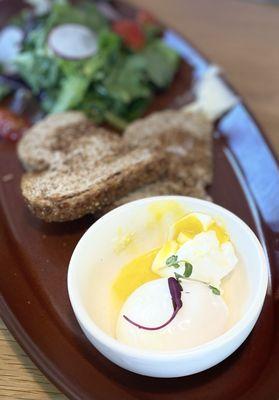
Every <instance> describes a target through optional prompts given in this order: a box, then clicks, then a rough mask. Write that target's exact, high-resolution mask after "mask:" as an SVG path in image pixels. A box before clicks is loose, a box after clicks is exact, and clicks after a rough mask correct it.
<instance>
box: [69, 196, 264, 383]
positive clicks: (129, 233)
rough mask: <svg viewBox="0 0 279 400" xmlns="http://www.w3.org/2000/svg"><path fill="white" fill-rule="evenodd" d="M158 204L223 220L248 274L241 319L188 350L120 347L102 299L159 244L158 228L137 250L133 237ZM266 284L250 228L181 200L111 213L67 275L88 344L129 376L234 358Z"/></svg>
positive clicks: (87, 238) (179, 371)
mask: <svg viewBox="0 0 279 400" xmlns="http://www.w3.org/2000/svg"><path fill="white" fill-rule="evenodd" d="M156 202H157V204H158V202H161V204H164V202H176V203H178V204H179V205H180V206H181V207H183V209H185V213H187V212H204V213H207V214H209V215H211V216H212V217H213V218H216V219H217V220H221V221H222V222H223V224H224V225H225V227H226V229H227V231H228V233H229V234H230V237H231V240H232V242H233V243H234V245H235V247H236V249H237V252H238V254H239V255H240V256H241V258H242V260H243V264H244V266H245V270H246V275H247V280H248V284H249V295H248V298H247V300H246V305H245V310H244V312H243V315H242V317H241V318H240V319H239V320H238V321H237V322H236V323H235V324H234V325H233V326H232V327H231V328H230V329H229V330H227V331H226V332H225V333H224V334H222V335H221V336H219V337H217V338H216V339H214V340H212V341H210V342H207V343H205V344H203V345H201V346H198V347H195V348H192V349H187V350H183V349H181V350H179V351H178V350H177V351H168V352H158V351H147V350H146V351H144V350H139V349H136V348H132V347H129V346H127V345H125V344H122V343H120V342H118V341H117V340H116V339H115V338H113V337H112V336H111V335H110V334H109V331H110V327H109V322H108V310H107V305H106V304H107V303H106V301H105V297H106V293H108V290H109V289H108V288H109V285H110V284H111V279H113V277H114V276H115V274H116V273H117V272H118V271H119V269H120V268H121V266H123V263H125V262H127V260H131V259H132V258H134V257H135V256H136V255H137V254H141V253H142V252H143V251H147V250H149V249H152V248H154V247H156V246H157V245H158V241H159V242H160V243H159V244H162V240H163V237H162V236H160V232H159V231H157V232H156V229H155V230H154V235H153V234H150V235H143V236H140V235H139V237H138V241H139V242H140V243H141V244H140V246H138V245H137V240H136V238H134V236H135V235H137V232H139V231H143V230H144V227H146V226H147V225H148V224H149V225H148V226H151V225H152V224H151V222H150V220H148V219H149V218H150V213H149V211H148V210H150V207H152V204H154V203H156ZM156 218H157V221H159V220H160V218H161V216H160V215H157V216H156ZM155 225H156V224H155ZM155 225H154V226H155ZM157 225H158V224H157ZM144 236H145V237H144ZM146 236H148V237H146ZM133 239H134V240H133ZM135 253H137V254H135ZM92 277H94V278H92ZM92 279H93V280H92ZM267 281H268V263H267V260H266V257H265V254H264V251H263V249H262V246H261V244H260V242H259V241H258V239H257V238H256V236H255V235H254V233H253V232H252V231H251V229H250V228H249V227H248V226H247V225H246V224H245V223H244V222H243V221H242V220H241V219H239V218H238V217H237V216H235V215H234V214H232V213H231V212H230V211H228V210H226V209H224V208H223V207H220V206H218V205H216V204H213V203H210V202H207V201H203V200H198V199H194V198H190V197H182V196H161V197H151V198H147V199H142V200H138V201H134V202H131V203H128V204H125V205H123V206H121V207H118V208H116V209H114V210H113V211H111V212H109V213H108V214H106V215H105V216H103V217H102V218H100V219H99V220H98V221H97V222H95V223H94V224H93V225H92V226H91V227H90V228H89V229H88V230H87V232H86V233H85V234H84V235H83V236H82V238H81V239H80V241H79V243H78V244H77V246H76V248H75V250H74V253H73V255H72V258H71V261H70V266H69V270H68V292H69V296H70V301H71V304H72V307H73V310H74V313H75V315H76V318H77V320H78V322H79V324H80V326H81V329H82V330H83V332H84V333H85V335H86V336H87V338H88V339H89V341H90V342H91V343H92V344H93V345H94V346H95V347H96V348H97V349H98V350H99V351H100V352H101V353H102V354H103V355H104V356H105V357H107V358H108V359H109V360H111V361H112V362H114V363H115V364H117V365H119V366H121V367H123V368H125V369H127V370H129V371H132V372H136V373H138V374H142V375H147V376H152V377H164V378H168V377H179V376H185V375H190V374H194V373H197V372H200V371H203V370H205V369H207V368H210V367H212V366H214V365H216V364H217V363H219V362H221V361H222V360H224V359H225V358H226V357H228V356H229V355H230V354H232V353H233V352H234V351H235V350H236V349H237V348H238V347H239V346H240V345H241V344H242V343H243V341H244V340H245V339H246V338H247V336H248V335H249V333H250V332H251V330H252V329H253V327H254V325H255V323H256V321H257V319H258V316H259V314H260V312H261V309H262V305H263V302H264V298H265V294H266V289H267ZM103 288H104V290H103ZM102 290H103V291H102ZM94 296H95V297H94Z"/></svg>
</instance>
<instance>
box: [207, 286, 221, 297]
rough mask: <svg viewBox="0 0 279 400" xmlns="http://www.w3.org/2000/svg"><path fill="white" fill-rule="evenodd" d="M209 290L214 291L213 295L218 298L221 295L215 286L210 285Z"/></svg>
mask: <svg viewBox="0 0 279 400" xmlns="http://www.w3.org/2000/svg"><path fill="white" fill-rule="evenodd" d="M209 288H210V289H211V290H212V293H214V294H216V295H217V296H219V295H220V294H221V292H220V290H219V289H217V288H216V287H215V286H211V285H209Z"/></svg>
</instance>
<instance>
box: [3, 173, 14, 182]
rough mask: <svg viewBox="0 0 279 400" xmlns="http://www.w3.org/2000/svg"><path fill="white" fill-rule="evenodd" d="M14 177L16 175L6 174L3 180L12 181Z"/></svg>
mask: <svg viewBox="0 0 279 400" xmlns="http://www.w3.org/2000/svg"><path fill="white" fill-rule="evenodd" d="M13 179H14V175H13V174H6V175H3V176H2V182H4V183H7V182H10V181H12V180H13Z"/></svg>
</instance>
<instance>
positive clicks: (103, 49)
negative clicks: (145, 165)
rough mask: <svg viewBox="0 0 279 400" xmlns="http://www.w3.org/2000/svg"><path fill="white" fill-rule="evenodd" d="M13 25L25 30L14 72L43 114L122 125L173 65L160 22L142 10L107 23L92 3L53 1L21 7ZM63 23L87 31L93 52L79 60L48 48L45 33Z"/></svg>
mask: <svg viewBox="0 0 279 400" xmlns="http://www.w3.org/2000/svg"><path fill="white" fill-rule="evenodd" d="M14 23H16V24H17V25H18V26H19V27H21V28H22V29H23V30H24V31H25V32H24V39H23V42H22V46H21V50H20V53H19V54H18V55H17V57H16V59H15V60H14V65H15V67H16V73H17V74H18V75H19V76H20V78H22V79H23V81H24V82H25V83H26V84H27V85H28V86H29V88H30V89H31V90H32V93H33V94H34V95H36V96H38V98H39V100H40V103H41V107H42V109H43V110H44V112H45V113H54V112H62V111H65V110H69V109H77V110H82V111H84V112H85V113H86V114H87V115H88V116H90V117H91V118H92V119H93V120H94V121H95V122H96V123H97V124H102V123H108V124H110V125H112V126H114V127H116V128H118V129H123V128H124V127H125V126H126V124H127V123H129V122H130V121H133V120H134V119H136V118H138V117H139V116H141V115H142V114H143V113H144V111H145V110H146V108H147V107H148V105H149V104H150V102H151V101H152V99H153V97H154V95H155V94H156V93H157V92H158V91H160V90H163V89H165V88H167V87H168V86H169V85H170V83H171V82H172V80H173V77H174V75H175V72H176V71H177V69H178V66H179V56H178V54H177V53H176V52H175V51H174V50H172V49H171V48H169V47H167V46H166V45H165V43H164V42H163V40H162V39H161V37H160V34H161V29H160V26H159V25H158V23H156V21H154V20H153V19H152V18H151V17H149V16H148V15H147V14H143V13H141V14H138V16H136V17H135V19H133V20H121V19H120V20H114V21H109V20H108V19H107V18H105V17H104V15H102V14H101V12H100V11H99V10H98V8H97V7H96V5H95V4H94V3H92V2H83V3H79V4H78V6H73V5H71V4H70V3H68V2H67V1H66V0H58V1H55V2H53V5H52V7H51V10H50V11H49V12H48V13H46V14H45V15H41V16H34V14H32V13H31V12H30V11H28V12H26V11H25V12H24V13H22V14H21V15H20V16H19V17H18V18H17V19H16V21H14ZM66 23H67V24H69V23H71V24H80V25H82V26H85V27H87V28H89V29H90V30H92V31H93V32H94V33H95V34H96V37H97V51H96V52H95V53H94V54H92V55H91V56H90V57H88V58H84V59H79V60H72V59H66V58H63V57H62V56H59V55H57V54H56V53H55V52H54V51H52V49H51V48H50V47H49V46H48V37H49V34H50V33H51V31H52V30H53V29H54V28H55V27H57V26H59V25H62V24H66ZM8 93H9V88H8V87H3V88H0V96H1V97H4V96H5V95H6V94H8Z"/></svg>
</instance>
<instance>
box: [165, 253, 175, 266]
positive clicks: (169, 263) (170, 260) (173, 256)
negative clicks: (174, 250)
mask: <svg viewBox="0 0 279 400" xmlns="http://www.w3.org/2000/svg"><path fill="white" fill-rule="evenodd" d="M176 261H177V256H176V255H172V256H170V257H169V258H167V260H166V265H167V266H168V267H169V266H171V265H173V264H175V263H176Z"/></svg>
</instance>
